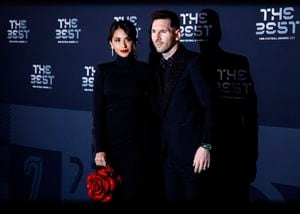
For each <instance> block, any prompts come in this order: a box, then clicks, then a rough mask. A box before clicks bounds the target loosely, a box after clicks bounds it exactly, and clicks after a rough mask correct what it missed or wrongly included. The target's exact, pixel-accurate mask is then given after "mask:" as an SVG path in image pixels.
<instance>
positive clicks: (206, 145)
mask: <svg viewBox="0 0 300 214" xmlns="http://www.w3.org/2000/svg"><path fill="white" fill-rule="evenodd" d="M201 146H202V147H203V148H204V149H207V150H208V151H210V150H211V148H212V146H211V144H209V143H207V144H202V145H201Z"/></svg>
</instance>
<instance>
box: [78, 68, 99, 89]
mask: <svg viewBox="0 0 300 214" xmlns="http://www.w3.org/2000/svg"><path fill="white" fill-rule="evenodd" d="M95 72H96V70H95V68H94V66H90V65H86V66H84V75H83V76H82V78H81V79H82V84H81V86H82V88H83V90H84V91H93V87H94V74H95Z"/></svg>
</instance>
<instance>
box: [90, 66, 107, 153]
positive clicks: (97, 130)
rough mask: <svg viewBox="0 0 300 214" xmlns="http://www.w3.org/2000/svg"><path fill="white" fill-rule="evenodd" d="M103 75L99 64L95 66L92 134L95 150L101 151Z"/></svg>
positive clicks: (103, 144) (102, 139)
mask: <svg viewBox="0 0 300 214" xmlns="http://www.w3.org/2000/svg"><path fill="white" fill-rule="evenodd" d="M103 78H104V75H103V71H101V70H100V65H97V67H96V74H95V80H94V91H93V134H94V143H95V150H96V153H97V152H102V151H104V150H105V143H104V139H105V138H104V124H105V122H104V120H105V117H104V108H105V107H104V79H103Z"/></svg>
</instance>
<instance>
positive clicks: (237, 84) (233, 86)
mask: <svg viewBox="0 0 300 214" xmlns="http://www.w3.org/2000/svg"><path fill="white" fill-rule="evenodd" d="M247 73H248V72H247V70H245V69H242V68H235V69H232V68H218V69H217V75H218V76H217V79H218V81H217V88H218V91H219V94H220V96H221V97H223V98H230V99H245V98H246V97H247V95H248V93H249V90H250V87H252V83H251V82H250V81H249V79H248V75H247Z"/></svg>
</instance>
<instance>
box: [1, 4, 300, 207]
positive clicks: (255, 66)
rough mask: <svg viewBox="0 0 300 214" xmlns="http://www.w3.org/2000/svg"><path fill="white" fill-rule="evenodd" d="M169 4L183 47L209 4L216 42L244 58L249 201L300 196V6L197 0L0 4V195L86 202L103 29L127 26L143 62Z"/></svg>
mask: <svg viewBox="0 0 300 214" xmlns="http://www.w3.org/2000/svg"><path fill="white" fill-rule="evenodd" d="M170 8H172V10H173V11H175V12H176V13H177V14H178V15H179V17H180V19H181V30H182V38H181V42H182V43H183V44H184V45H185V46H186V47H187V48H189V49H192V50H194V51H197V52H200V48H199V44H198V42H199V41H198V40H197V39H196V38H198V36H199V35H206V34H209V30H210V25H209V24H207V25H205V22H206V20H205V14H204V13H202V12H201V11H202V10H203V9H206V8H209V9H212V10H215V11H216V12H217V13H218V15H219V17H220V24H221V29H222V39H221V42H220V46H221V47H222V48H223V49H224V50H225V51H228V52H231V53H235V54H239V55H243V56H246V57H247V58H248V60H249V63H250V71H251V74H252V77H253V80H254V84H255V88H256V92H257V97H258V112H259V154H260V156H259V160H258V174H257V178H256V180H255V182H254V183H253V184H252V200H253V201H275V202H278V201H279V202H289V201H300V170H299V169H300V155H299V151H300V111H299V109H300V84H299V79H300V72H299V71H300V69H299V56H300V5H299V4H289V3H286V4H284V3H283V4H274V3H273V4H268V3H263V4H254V5H251V4H222V3H214V4H211V5H210V4H207V3H206V4H201V3H200V1H199V4H195V3H194V4H189V3H186V4H184V3H180V4H175V3H174V4H172V5H170V4H155V3H153V4H130V3H128V4H122V3H119V4H117V5H116V4H114V5H113V4H84V3H82V4H75V5H72V4H67V3H65V4H49V5H46V4H41V5H38V4H29V5H25V4H20V5H18V4H14V5H9V4H6V5H3V6H1V7H0V140H1V141H0V164H1V173H0V199H3V200H6V199H22V200H38V199H46V200H57V201H84V202H87V201H89V199H88V195H87V191H86V176H87V175H88V174H89V173H90V172H92V169H91V161H92V159H93V157H91V143H92V132H91V125H92V115H91V107H92V105H91V104H92V93H93V81H94V74H95V65H96V64H98V63H103V62H107V61H111V60H113V59H114V56H112V54H111V49H110V46H109V44H108V43H107V41H106V38H107V34H108V29H109V26H110V24H111V22H112V21H113V20H119V19H129V20H131V21H132V22H134V24H135V26H136V29H137V32H138V45H137V57H138V59H139V60H141V61H145V62H147V59H148V54H149V51H150V46H149V44H150V43H149V42H150V36H149V29H150V24H151V13H152V12H153V11H155V10H158V9H170ZM200 24H201V25H200ZM241 90H242V89H241Z"/></svg>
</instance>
